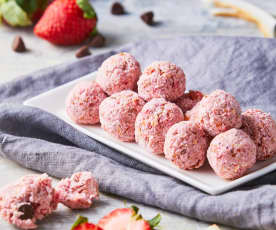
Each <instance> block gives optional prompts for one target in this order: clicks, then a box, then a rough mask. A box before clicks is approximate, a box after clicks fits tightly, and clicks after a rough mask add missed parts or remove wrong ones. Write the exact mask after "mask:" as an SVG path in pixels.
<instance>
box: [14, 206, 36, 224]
mask: <svg viewBox="0 0 276 230" xmlns="http://www.w3.org/2000/svg"><path fill="white" fill-rule="evenodd" d="M18 211H19V212H23V214H22V215H21V216H20V217H19V218H20V219H21V220H27V219H32V218H33V217H34V208H33V206H32V204H30V203H24V204H22V205H21V206H20V207H19V208H18Z"/></svg>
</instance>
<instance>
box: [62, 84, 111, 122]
mask: <svg viewBox="0 0 276 230" xmlns="http://www.w3.org/2000/svg"><path fill="white" fill-rule="evenodd" d="M106 97H107V96H106V94H105V93H104V91H103V90H102V89H101V87H100V86H99V85H98V83H96V81H94V80H93V81H84V82H80V83H78V84H77V85H76V86H75V87H74V88H73V89H72V90H71V92H70V93H69V95H68V97H67V99H66V112H67V114H68V116H69V117H70V118H71V119H72V120H73V121H74V122H76V123H78V124H84V125H93V124H96V123H98V122H99V106H100V103H101V102H102V101H103V100H104V99H105V98H106Z"/></svg>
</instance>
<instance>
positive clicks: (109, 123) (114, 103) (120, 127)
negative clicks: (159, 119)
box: [100, 90, 145, 142]
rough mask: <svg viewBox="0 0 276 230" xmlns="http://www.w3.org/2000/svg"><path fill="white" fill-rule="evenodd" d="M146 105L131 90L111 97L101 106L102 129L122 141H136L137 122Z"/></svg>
mask: <svg viewBox="0 0 276 230" xmlns="http://www.w3.org/2000/svg"><path fill="white" fill-rule="evenodd" d="M144 105H145V102H144V100H143V99H142V98H140V97H139V96H138V94H137V93H135V92H133V91H130V90H124V91H122V92H119V93H115V94H113V95H111V96H110V97H108V98H106V99H105V100H104V101H103V102H102V104H101V105H100V120H101V125H102V128H103V129H104V130H105V131H106V132H108V133H109V134H111V135H112V136H114V137H116V138H118V139H119V140H121V141H126V142H131V141H135V120H136V116H137V114H138V113H139V112H140V111H141V110H142V108H143V106H144Z"/></svg>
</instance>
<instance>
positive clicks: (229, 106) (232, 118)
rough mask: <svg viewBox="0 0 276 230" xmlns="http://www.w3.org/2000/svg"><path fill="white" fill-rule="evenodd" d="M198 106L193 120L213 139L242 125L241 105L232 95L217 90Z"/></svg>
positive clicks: (193, 114)
mask: <svg viewBox="0 0 276 230" xmlns="http://www.w3.org/2000/svg"><path fill="white" fill-rule="evenodd" d="M197 105H198V106H195V109H194V112H192V116H194V117H192V118H191V120H193V121H194V122H197V123H199V124H200V125H201V126H202V127H203V128H204V130H205V131H206V132H207V133H208V135H210V136H211V137H214V136H216V135H218V134H220V133H222V132H225V131H227V130H229V129H232V128H240V127H241V125H242V119H241V107H240V104H239V102H238V101H237V100H236V99H235V97H234V96H232V95H231V94H230V93H227V92H225V91H223V90H215V91H214V92H212V93H211V94H209V95H208V96H204V97H203V99H202V100H201V101H200V102H199V103H198V104H197Z"/></svg>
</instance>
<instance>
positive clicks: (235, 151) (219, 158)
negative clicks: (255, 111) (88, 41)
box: [207, 129, 257, 180]
mask: <svg viewBox="0 0 276 230" xmlns="http://www.w3.org/2000/svg"><path fill="white" fill-rule="evenodd" d="M256 150H257V148H256V145H255V143H254V142H253V141H252V140H251V138H250V137H249V136H248V135H247V134H246V133H245V132H244V131H242V130H240V129H230V130H228V131H226V132H224V133H221V134H219V135H217V136H216V137H215V138H214V139H213V140H212V141H211V144H210V146H209V148H208V151H207V158H208V161H209V164H210V166H211V167H212V168H213V170H214V171H215V173H216V174H217V175H218V176H220V177H222V178H224V179H227V180H233V179H237V178H239V177H242V176H243V175H245V173H246V172H247V171H248V170H249V169H250V168H251V167H252V166H253V165H254V164H255V162H256V156H257V153H256Z"/></svg>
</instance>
